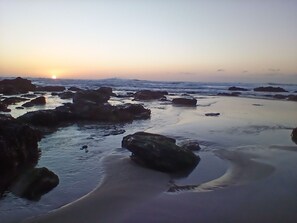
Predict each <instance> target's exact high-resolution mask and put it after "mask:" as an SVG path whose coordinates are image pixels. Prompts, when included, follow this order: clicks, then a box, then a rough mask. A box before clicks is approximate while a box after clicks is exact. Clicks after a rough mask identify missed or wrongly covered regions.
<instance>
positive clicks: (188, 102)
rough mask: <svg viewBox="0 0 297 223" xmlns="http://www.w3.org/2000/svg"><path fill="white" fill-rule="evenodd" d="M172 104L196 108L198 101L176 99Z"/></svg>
mask: <svg viewBox="0 0 297 223" xmlns="http://www.w3.org/2000/svg"><path fill="white" fill-rule="evenodd" d="M172 103H173V104H174V105H182V106H196V104H197V100H196V99H195V98H174V99H172Z"/></svg>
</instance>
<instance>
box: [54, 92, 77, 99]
mask: <svg viewBox="0 0 297 223" xmlns="http://www.w3.org/2000/svg"><path fill="white" fill-rule="evenodd" d="M58 96H59V97H60V98H61V99H71V98H73V96H74V93H73V92H71V91H65V92H62V93H60V94H58Z"/></svg>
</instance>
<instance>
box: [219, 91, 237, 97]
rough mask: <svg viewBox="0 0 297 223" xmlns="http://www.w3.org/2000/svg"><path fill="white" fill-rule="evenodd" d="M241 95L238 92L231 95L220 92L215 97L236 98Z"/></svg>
mask: <svg viewBox="0 0 297 223" xmlns="http://www.w3.org/2000/svg"><path fill="white" fill-rule="evenodd" d="M240 94H241V93H240V92H232V93H225V92H224V93H222V92H220V93H218V94H217V95H218V96H231V97H237V96H239V95H240Z"/></svg>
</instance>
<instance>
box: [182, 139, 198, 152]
mask: <svg viewBox="0 0 297 223" xmlns="http://www.w3.org/2000/svg"><path fill="white" fill-rule="evenodd" d="M180 147H182V148H183V149H188V150H191V151H199V150H200V149H201V148H200V145H199V142H197V141H194V140H188V141H184V142H182V143H181V144H180Z"/></svg>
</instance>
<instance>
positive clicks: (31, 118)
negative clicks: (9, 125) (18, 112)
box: [17, 108, 76, 128]
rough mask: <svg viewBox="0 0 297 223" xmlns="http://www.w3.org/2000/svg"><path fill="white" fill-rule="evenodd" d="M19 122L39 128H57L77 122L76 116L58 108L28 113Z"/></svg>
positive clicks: (19, 118)
mask: <svg viewBox="0 0 297 223" xmlns="http://www.w3.org/2000/svg"><path fill="white" fill-rule="evenodd" d="M17 120H19V121H21V122H24V123H27V124H30V125H33V126H37V127H48V128H55V127H58V126H60V125H61V124H63V123H67V122H73V121H75V120H76V116H75V114H73V113H72V112H70V111H66V109H65V111H61V110H59V108H58V109H53V110H39V111H33V112H28V113H26V114H24V115H22V116H20V117H18V118H17Z"/></svg>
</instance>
